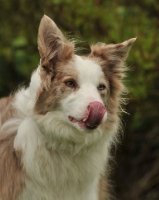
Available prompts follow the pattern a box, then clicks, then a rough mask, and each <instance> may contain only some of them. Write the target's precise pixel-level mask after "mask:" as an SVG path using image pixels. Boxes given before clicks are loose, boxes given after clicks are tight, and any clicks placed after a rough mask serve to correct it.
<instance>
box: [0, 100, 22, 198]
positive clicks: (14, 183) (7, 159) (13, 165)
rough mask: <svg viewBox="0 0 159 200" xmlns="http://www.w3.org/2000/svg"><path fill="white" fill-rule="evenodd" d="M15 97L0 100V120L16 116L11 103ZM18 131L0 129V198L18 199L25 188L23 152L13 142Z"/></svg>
mask: <svg viewBox="0 0 159 200" xmlns="http://www.w3.org/2000/svg"><path fill="white" fill-rule="evenodd" d="M12 101H13V97H12V96H10V97H8V98H3V99H1V100H0V122H1V124H3V123H5V122H6V121H7V120H8V119H11V118H13V117H15V116H16V113H15V110H14V109H13V107H12V105H11V103H12ZM15 135H16V133H12V134H9V135H6V133H4V132H2V131H0V183H1V184H0V199H2V200H11V199H12V200H17V198H18V195H19V194H20V193H21V191H22V189H23V188H24V177H25V175H24V172H23V170H22V163H21V153H20V151H19V152H17V151H14V147H13V142H14V138H15Z"/></svg>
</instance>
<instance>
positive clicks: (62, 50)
mask: <svg viewBox="0 0 159 200" xmlns="http://www.w3.org/2000/svg"><path fill="white" fill-rule="evenodd" d="M38 49H39V53H40V56H41V67H42V68H43V70H44V71H45V72H46V73H47V74H48V73H51V72H53V68H54V66H55V65H56V63H57V62H59V61H65V60H69V59H70V58H71V57H72V55H73V52H74V44H73V43H72V42H70V41H68V40H67V39H66V38H65V37H64V35H63V34H62V32H61V31H60V30H59V28H58V27H57V26H56V24H55V23H54V22H53V21H52V20H51V19H50V18H49V17H47V16H46V15H44V16H43V18H42V19H41V22H40V27H39V32H38Z"/></svg>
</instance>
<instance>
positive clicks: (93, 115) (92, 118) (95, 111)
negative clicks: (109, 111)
mask: <svg viewBox="0 0 159 200" xmlns="http://www.w3.org/2000/svg"><path fill="white" fill-rule="evenodd" d="M105 113H106V108H105V106H104V105H103V104H102V103H101V102H98V101H93V102H91V103H90V104H89V105H88V116H87V118H86V119H85V124H86V127H87V128H88V129H95V128H97V127H98V126H99V124H100V123H101V122H102V119H103V117H104V115H105Z"/></svg>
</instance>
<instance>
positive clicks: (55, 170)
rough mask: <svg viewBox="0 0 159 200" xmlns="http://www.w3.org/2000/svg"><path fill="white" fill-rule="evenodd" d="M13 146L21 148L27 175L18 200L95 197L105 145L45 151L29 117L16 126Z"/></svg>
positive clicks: (37, 131)
mask: <svg viewBox="0 0 159 200" xmlns="http://www.w3.org/2000/svg"><path fill="white" fill-rule="evenodd" d="M14 146H15V148H16V149H22V151H23V162H24V167H25V170H26V173H27V176H28V178H27V179H26V188H25V189H24V191H23V194H22V196H21V197H20V200H26V199H29V200H37V199H38V200H97V199H98V181H99V176H100V173H101V172H102V169H103V167H104V164H105V162H106V155H107V152H106V151H107V148H106V147H105V145H101V144H100V145H99V146H94V147H91V148H90V149H89V150H87V151H86V152H85V153H84V152H83V153H82V154H79V155H72V154H70V153H69V152H67V151H60V150H57V151H56V150H49V149H47V147H46V144H45V142H44V137H43V135H42V133H41V132H40V131H39V129H38V127H37V126H36V124H35V123H34V121H33V120H32V119H31V118H26V119H25V120H24V121H23V122H22V123H21V125H20V126H19V129H18V134H17V136H16V138H15V142H14Z"/></svg>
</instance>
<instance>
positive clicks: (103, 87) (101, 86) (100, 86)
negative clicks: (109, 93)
mask: <svg viewBox="0 0 159 200" xmlns="http://www.w3.org/2000/svg"><path fill="white" fill-rule="evenodd" d="M105 88H106V86H105V85H104V84H100V85H99V86H98V90H104V89H105Z"/></svg>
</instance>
